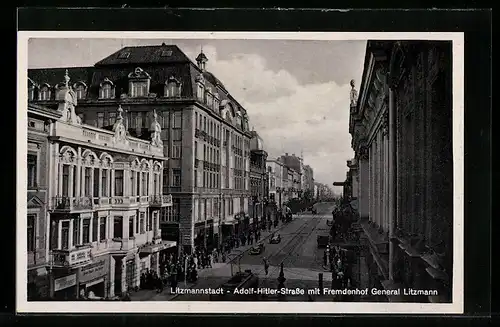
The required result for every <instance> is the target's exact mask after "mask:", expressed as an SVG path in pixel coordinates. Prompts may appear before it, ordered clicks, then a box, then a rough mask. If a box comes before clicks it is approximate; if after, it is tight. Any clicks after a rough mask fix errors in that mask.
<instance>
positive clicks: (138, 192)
mask: <svg viewBox="0 0 500 327" xmlns="http://www.w3.org/2000/svg"><path fill="white" fill-rule="evenodd" d="M132 174H135V185H136V187H135V195H137V196H139V195H141V173H140V172H132Z"/></svg>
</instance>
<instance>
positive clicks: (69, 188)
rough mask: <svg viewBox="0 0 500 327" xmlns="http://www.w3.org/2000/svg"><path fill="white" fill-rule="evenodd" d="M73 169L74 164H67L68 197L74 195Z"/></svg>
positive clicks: (74, 167)
mask: <svg viewBox="0 0 500 327" xmlns="http://www.w3.org/2000/svg"><path fill="white" fill-rule="evenodd" d="M75 169H76V166H75V165H70V166H69V181H68V197H70V198H72V197H74V196H75V195H74V194H73V183H75V182H76V181H75V180H74V176H75V173H74V171H75ZM77 189H78V185H77Z"/></svg>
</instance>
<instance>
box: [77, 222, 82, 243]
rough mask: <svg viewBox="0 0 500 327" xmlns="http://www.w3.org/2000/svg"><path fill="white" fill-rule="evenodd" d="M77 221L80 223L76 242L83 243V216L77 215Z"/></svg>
mask: <svg viewBox="0 0 500 327" xmlns="http://www.w3.org/2000/svg"><path fill="white" fill-rule="evenodd" d="M78 223H79V224H80V229H79V235H78V237H79V240H78V244H83V218H82V217H78Z"/></svg>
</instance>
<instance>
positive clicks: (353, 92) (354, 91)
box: [350, 79, 358, 107]
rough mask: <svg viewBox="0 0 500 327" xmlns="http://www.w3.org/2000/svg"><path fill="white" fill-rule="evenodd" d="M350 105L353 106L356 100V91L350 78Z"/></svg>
mask: <svg viewBox="0 0 500 327" xmlns="http://www.w3.org/2000/svg"><path fill="white" fill-rule="evenodd" d="M350 84H351V97H350V99H351V107H355V106H356V104H357V102H358V91H356V89H355V88H354V80H353V79H352V80H351V83H350Z"/></svg>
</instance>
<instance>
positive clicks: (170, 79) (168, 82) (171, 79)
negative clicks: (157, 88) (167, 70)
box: [165, 75, 182, 86]
mask: <svg viewBox="0 0 500 327" xmlns="http://www.w3.org/2000/svg"><path fill="white" fill-rule="evenodd" d="M170 83H175V85H177V86H180V85H181V84H182V83H181V81H179V80H178V79H177V78H175V76H173V75H172V76H170V77H169V78H168V79H167V81H166V82H165V84H170Z"/></svg>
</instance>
